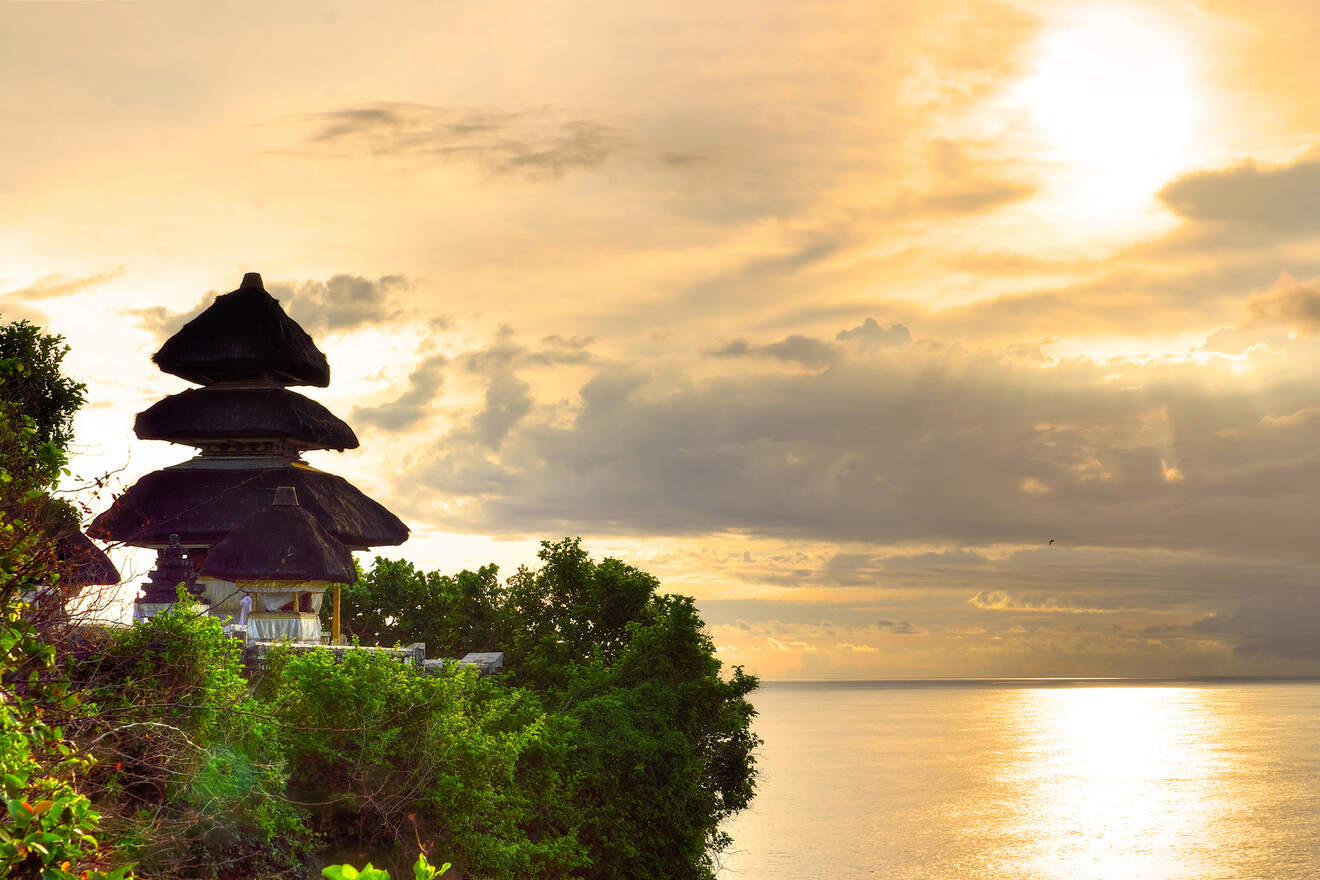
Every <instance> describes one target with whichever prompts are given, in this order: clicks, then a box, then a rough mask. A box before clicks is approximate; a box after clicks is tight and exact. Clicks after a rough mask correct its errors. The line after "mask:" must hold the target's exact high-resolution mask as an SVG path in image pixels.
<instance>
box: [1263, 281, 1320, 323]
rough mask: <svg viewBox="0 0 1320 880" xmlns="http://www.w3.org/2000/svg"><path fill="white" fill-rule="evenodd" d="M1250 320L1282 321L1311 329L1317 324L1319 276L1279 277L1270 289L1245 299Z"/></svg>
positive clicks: (1319, 318)
mask: <svg viewBox="0 0 1320 880" xmlns="http://www.w3.org/2000/svg"><path fill="white" fill-rule="evenodd" d="M1247 317H1248V321H1250V322H1251V323H1263V324H1282V325H1285V326H1290V327H1295V328H1297V329H1300V330H1304V331H1306V332H1307V333H1311V332H1314V331H1315V330H1316V328H1317V327H1320V279H1311V280H1310V281H1305V282H1299V281H1294V280H1293V279H1291V278H1285V279H1282V281H1281V283H1279V284H1276V285H1275V286H1274V288H1273V289H1271V290H1269V291H1267V292H1266V293H1262V294H1260V295H1258V296H1254V297H1252V298H1251V299H1250V300H1248V302H1247Z"/></svg>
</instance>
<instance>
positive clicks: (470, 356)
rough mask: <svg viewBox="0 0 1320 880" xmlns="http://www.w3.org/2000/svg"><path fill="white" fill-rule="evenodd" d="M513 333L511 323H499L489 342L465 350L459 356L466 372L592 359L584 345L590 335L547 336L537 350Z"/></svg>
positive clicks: (512, 368) (501, 371) (514, 368)
mask: <svg viewBox="0 0 1320 880" xmlns="http://www.w3.org/2000/svg"><path fill="white" fill-rule="evenodd" d="M515 336H516V333H515V331H514V329H513V328H512V327H511V326H509V325H508V324H501V325H500V327H499V329H498V330H497V331H496V333H495V340H494V341H493V342H491V344H490V345H488V346H486V347H485V348H481V349H477V350H476V351H469V352H465V353H463V354H462V355H461V356H460V358H459V359H460V360H461V361H462V363H463V365H464V367H465V368H466V369H467V370H468V372H470V373H479V374H482V375H495V374H499V373H505V372H509V371H511V370H518V369H522V368H524V367H535V366H539V367H549V366H565V365H575V364H586V363H590V362H591V361H592V354H591V351H590V350H589V349H588V348H587V346H589V345H590V344H591V343H592V342H593V338H592V337H590V336H583V337H573V338H565V337H562V336H547V337H545V338H543V339H542V340H541V347H540V348H538V349H531V348H528V347H527V346H525V345H522V344H521V343H518V342H516V341H514V337H515Z"/></svg>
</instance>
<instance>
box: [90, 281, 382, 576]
mask: <svg viewBox="0 0 1320 880" xmlns="http://www.w3.org/2000/svg"><path fill="white" fill-rule="evenodd" d="M152 360H153V361H155V363H156V365H157V366H159V367H160V368H161V369H162V370H164V371H165V372H167V373H172V374H174V375H176V376H180V377H182V378H184V379H187V380H189V381H191V382H196V383H198V384H200V385H202V386H203V387H202V388H194V389H190V390H188V391H184V392H181V393H179V394H174V395H171V396H170V397H167V398H165V399H164V400H161V401H160V402H158V403H156V404H155V405H153V406H151V407H150V408H148V409H147V410H146V411H144V412H142V413H140V414H138V417H137V420H136V423H135V426H134V430H135V432H136V433H137V436H138V437H140V438H142V439H144V440H167V441H170V442H173V443H182V444H185V445H189V446H194V447H196V448H197V449H198V450H199V451H200V454H199V455H198V456H197V457H195V458H193V459H191V460H190V461H186V462H184V463H182V464H178V465H175V466H173V467H168V468H165V469H163V470H159V471H156V472H154V473H150V474H147V475H146V476H145V477H143V478H142V479H141V480H139V481H138V482H137V483H136V484H134V485H133V486H132V487H131V488H129V489H128V491H126V492H125V493H124V494H123V495H121V496H120V497H119V498H117V499H116V500H115V502H114V504H113V505H112V506H111V507H110V509H109V510H107V511H105V512H104V513H102V514H101V515H100V516H98V517H97V518H96V519H95V520H94V521H93V522H92V525H91V528H90V529H89V534H91V535H92V536H93V537H97V538H101V539H103V540H113V541H123V542H125V543H128V544H134V545H137V546H140V547H154V548H157V549H161V548H164V547H166V546H168V544H169V541H170V536H171V535H178V540H179V542H180V543H181V544H182V545H183V546H184V547H188V548H192V549H194V550H202V551H205V550H207V549H209V548H211V547H212V546H214V545H216V544H219V543H220V542H221V541H223V540H224V539H225V538H226V537H227V536H229V535H231V534H232V533H235V532H236V531H237V530H238V529H239V528H240V527H241V526H243V525H244V524H245V523H247V522H248V521H249V520H252V519H253V518H254V517H257V516H268V515H272V514H269V513H268V512H269V511H270V510H271V509H272V505H271V502H272V500H273V497H274V494H275V489H276V488H278V487H282V486H291V487H294V489H295V490H296V492H297V496H298V498H299V499H300V500H301V502H302V507H301V508H297V507H294V508H288V507H281V508H277V509H278V510H283V511H285V512H286V513H287V512H288V511H289V510H290V509H292V510H293V511H295V513H294V514H293V515H294V516H296V517H300V516H310V517H312V518H314V519H315V521H316V524H317V527H318V529H319V530H321V531H323V532H324V533H325V534H326V535H328V536H329V537H330V538H331V539H332V540H333V541H335V542H338V543H339V544H341V545H343V547H346V548H349V549H366V548H368V547H378V546H391V545H395V544H401V543H403V542H404V541H405V540H407V538H408V527H407V526H405V525H404V524H403V522H402V521H401V520H400V519H399V518H398V517H397V516H395V515H394V514H392V513H390V512H389V511H388V510H386V509H385V508H384V507H382V506H381V505H380V504H378V503H376V502H375V501H372V500H371V499H370V498H368V497H367V496H366V495H364V494H363V493H362V492H360V491H359V490H358V489H356V488H354V487H353V486H352V485H351V484H350V483H349V482H348V481H346V480H344V479H343V478H342V477H337V476H335V475H333V474H328V473H325V472H324V471H319V470H317V469H315V468H313V467H311V466H309V465H308V464H307V463H306V462H304V461H302V459H301V458H300V455H301V453H302V452H303V451H305V450H309V449H338V450H343V449H353V448H356V447H357V445H358V440H357V437H356V435H354V433H353V429H352V428H350V427H349V426H348V425H347V424H345V423H344V422H343V421H342V420H340V419H339V418H337V417H336V416H334V415H333V414H332V413H331V412H330V411H329V410H327V409H326V408H325V407H323V406H321V404H319V403H316V402H315V401H312V400H309V399H308V398H306V397H303V396H302V395H301V394H297V393H296V392H293V391H289V390H288V389H287V387H286V386H289V385H314V386H319V387H324V386H326V385H328V384H329V382H330V368H329V365H328V363H327V361H326V358H325V355H324V354H323V353H322V352H321V351H320V350H319V349H318V348H317V347H316V344H315V343H314V342H313V341H312V338H311V337H310V336H308V335H307V333H306V332H305V331H304V330H303V329H302V328H301V327H299V326H298V324H297V323H296V322H295V321H294V320H293V319H291V318H290V317H289V316H288V315H286V314H285V313H284V310H283V309H282V308H281V307H280V304H279V301H278V300H276V299H275V298H274V297H273V296H271V295H270V294H269V293H267V292H266V290H265V288H264V286H263V285H262V282H261V276H260V275H258V274H256V273H255V272H250V273H248V274H247V275H245V276H244V278H243V284H242V286H241V287H240V288H239V289H238V290H235V291H233V292H231V293H226V294H223V295H221V296H217V297H216V299H215V302H214V303H212V305H211V306H210V307H209V308H208V309H206V311H204V312H202V314H200V315H198V316H197V317H196V318H194V319H193V320H191V321H189V322H188V323H187V324H185V325H184V326H183V328H182V329H180V330H179V332H178V333H176V334H174V336H172V337H170V339H168V340H167V341H166V342H165V344H164V345H162V346H161V349H160V351H158V352H156V354H155V355H154V356H153V357H152ZM341 549H342V548H341ZM344 552H345V553H347V550H345V551H344Z"/></svg>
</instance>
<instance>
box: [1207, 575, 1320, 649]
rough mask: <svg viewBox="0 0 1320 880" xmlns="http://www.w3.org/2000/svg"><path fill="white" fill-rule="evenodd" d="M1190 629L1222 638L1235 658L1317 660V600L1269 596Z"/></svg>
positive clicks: (1319, 623)
mask: <svg viewBox="0 0 1320 880" xmlns="http://www.w3.org/2000/svg"><path fill="white" fill-rule="evenodd" d="M1193 629H1194V630H1195V631H1197V632H1202V633H1213V634H1216V635H1224V636H1228V637H1230V638H1231V639H1233V640H1234V641H1235V642H1236V643H1237V644H1236V646H1235V647H1234V653H1235V654H1237V655H1238V656H1239V657H1281V658H1286V659H1293V660H1320V596H1316V595H1315V594H1314V593H1313V592H1310V591H1308V593H1306V594H1304V595H1287V596H1269V597H1265V598H1254V599H1247V600H1245V601H1243V602H1242V603H1241V604H1240V605H1239V606H1238V607H1237V608H1235V609H1234V610H1232V611H1227V612H1221V613H1217V614H1212V615H1209V616H1208V617H1205V618H1203V619H1202V620H1200V621H1198V622H1197V623H1196V624H1195V625H1194V626H1193Z"/></svg>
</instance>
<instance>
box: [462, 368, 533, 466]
mask: <svg viewBox="0 0 1320 880" xmlns="http://www.w3.org/2000/svg"><path fill="white" fill-rule="evenodd" d="M530 390H531V386H529V385H528V384H527V383H526V382H524V381H522V380H521V379H519V378H518V377H516V376H514V375H512V374H509V373H504V374H500V375H498V376H495V377H494V378H493V379H491V381H490V385H489V386H487V388H486V405H485V406H484V407H483V408H482V410H481V412H480V413H478V414H477V417H476V418H475V419H473V421H472V430H473V431H474V432H475V434H476V436H477V439H478V440H480V441H481V442H482V443H483V444H484V445H486V446H488V447H489V448H491V449H499V447H500V444H502V443H503V442H504V438H505V437H507V436H508V435H509V432H510V431H511V430H513V427H514V426H515V425H517V424H518V422H519V421H521V420H522V418H523V417H524V416H526V415H527V414H528V413H529V412H531V410H532V397H531V394H530V393H529V392H530Z"/></svg>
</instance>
